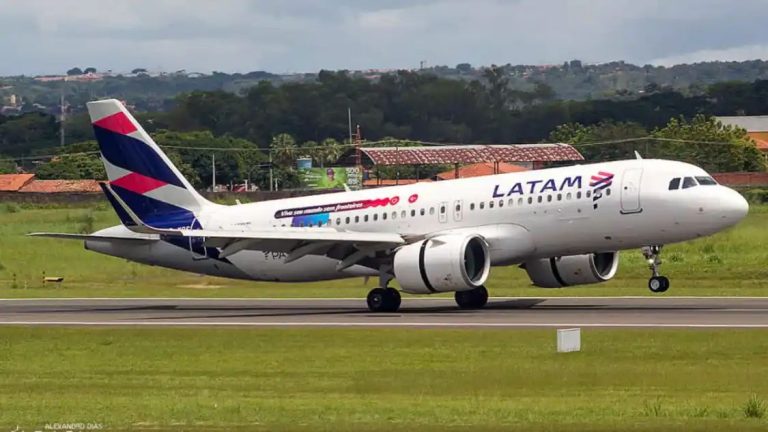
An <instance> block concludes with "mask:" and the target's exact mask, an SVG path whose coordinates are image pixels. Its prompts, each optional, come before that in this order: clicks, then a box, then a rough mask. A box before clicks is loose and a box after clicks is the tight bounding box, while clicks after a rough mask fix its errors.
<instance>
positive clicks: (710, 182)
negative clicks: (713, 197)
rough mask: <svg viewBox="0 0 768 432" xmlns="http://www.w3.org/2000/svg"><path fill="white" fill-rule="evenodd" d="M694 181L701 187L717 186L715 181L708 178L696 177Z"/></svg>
mask: <svg viewBox="0 0 768 432" xmlns="http://www.w3.org/2000/svg"><path fill="white" fill-rule="evenodd" d="M696 181H698V182H699V184H700V185H702V186H714V185H716V184H717V182H716V181H715V179H713V178H712V177H709V176H701V177H696Z"/></svg>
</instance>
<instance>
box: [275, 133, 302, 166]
mask: <svg viewBox="0 0 768 432" xmlns="http://www.w3.org/2000/svg"><path fill="white" fill-rule="evenodd" d="M269 149H270V152H271V153H272V161H273V163H275V164H278V165H282V166H285V167H291V166H293V163H294V162H295V160H296V151H297V148H296V140H294V139H293V137H292V136H290V135H288V134H287V133H281V134H279V135H276V136H275V137H274V138H272V143H271V144H270V145H269Z"/></svg>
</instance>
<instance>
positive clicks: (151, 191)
mask: <svg viewBox="0 0 768 432" xmlns="http://www.w3.org/2000/svg"><path fill="white" fill-rule="evenodd" d="M87 106H88V114H89V115H90V117H91V123H92V125H93V130H94V133H95V134H96V141H98V143H99V149H100V150H101V159H102V161H103V163H104V167H105V168H106V171H107V177H108V178H109V183H108V185H102V189H103V190H104V193H105V194H106V195H107V198H108V199H109V200H110V203H111V204H112V205H113V207H115V211H117V213H118V216H119V217H120V219H121V221H122V222H123V224H125V225H126V226H128V227H130V226H131V225H130V224H132V223H133V221H132V219H131V218H130V217H128V214H126V211H125V209H121V206H120V205H116V204H118V203H117V202H115V197H114V196H111V194H110V193H109V191H108V190H107V189H109V190H110V191H112V192H113V193H114V195H115V196H117V197H118V198H119V199H120V201H122V202H123V203H125V204H126V206H127V208H128V209H129V210H130V212H131V213H133V214H135V215H136V216H137V217H138V218H140V219H141V221H142V222H144V223H146V224H147V225H149V226H152V227H156V228H182V227H186V228H193V229H194V228H200V226H199V222H197V216H198V215H199V213H200V211H201V210H202V209H203V208H205V207H210V206H213V205H214V204H212V203H211V202H209V201H208V200H206V199H205V198H203V197H202V196H201V195H200V194H199V193H197V191H196V190H195V189H194V188H193V187H192V185H191V184H190V183H189V182H188V181H187V179H185V178H184V176H183V175H182V174H181V172H179V170H178V169H177V168H176V167H175V166H174V165H173V163H172V162H171V160H170V159H169V158H168V156H166V155H165V153H163V151H162V150H161V149H160V147H158V145H157V144H156V143H155V142H154V140H152V138H151V137H150V136H149V134H147V132H146V131H144V129H143V128H142V127H141V125H140V124H139V123H138V122H137V121H136V119H135V118H134V117H133V116H132V115H131V113H130V112H128V110H127V109H126V108H125V106H124V105H123V104H122V103H121V102H120V101H118V100H116V99H106V100H100V101H95V102H88V104H87ZM107 186H108V187H107ZM134 225H135V224H134ZM195 225H197V226H195Z"/></svg>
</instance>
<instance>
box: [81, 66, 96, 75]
mask: <svg viewBox="0 0 768 432" xmlns="http://www.w3.org/2000/svg"><path fill="white" fill-rule="evenodd" d="M83 73H84V74H89V73H96V68H95V67H87V68H85V70H84V71H83Z"/></svg>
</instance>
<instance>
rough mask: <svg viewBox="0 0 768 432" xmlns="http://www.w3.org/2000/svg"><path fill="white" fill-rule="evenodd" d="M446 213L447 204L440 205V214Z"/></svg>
mask: <svg viewBox="0 0 768 432" xmlns="http://www.w3.org/2000/svg"><path fill="white" fill-rule="evenodd" d="M444 213H445V206H440V214H444Z"/></svg>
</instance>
